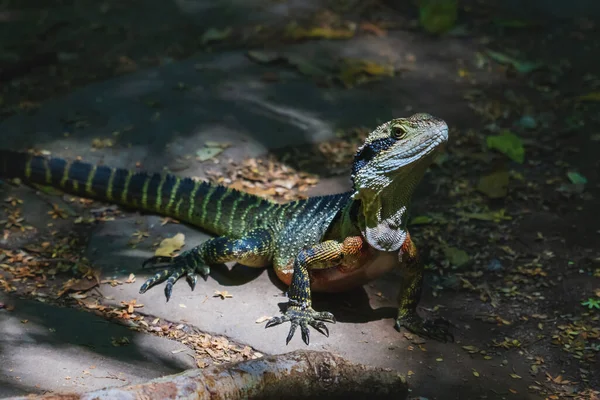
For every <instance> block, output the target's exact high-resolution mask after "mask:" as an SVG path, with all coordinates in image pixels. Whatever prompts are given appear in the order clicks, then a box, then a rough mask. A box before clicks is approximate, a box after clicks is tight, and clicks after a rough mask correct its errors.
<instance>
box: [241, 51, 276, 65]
mask: <svg viewBox="0 0 600 400" xmlns="http://www.w3.org/2000/svg"><path fill="white" fill-rule="evenodd" d="M246 56H247V57H248V58H249V59H250V60H252V61H254V62H257V63H260V64H269V63H273V62H276V61H281V60H283V57H282V56H281V55H280V54H279V53H276V52H274V51H258V50H250V51H248V52H247V53H246Z"/></svg>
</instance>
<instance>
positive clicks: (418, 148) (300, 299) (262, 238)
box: [0, 114, 452, 344]
mask: <svg viewBox="0 0 600 400" xmlns="http://www.w3.org/2000/svg"><path fill="white" fill-rule="evenodd" d="M447 139H448V127H447V125H446V123H445V122H444V121H443V120H440V119H438V118H435V117H433V116H431V115H429V114H415V115H413V116H411V117H409V118H399V119H394V120H391V121H389V122H387V123H385V124H383V125H381V126H379V127H378V128H377V129H375V130H374V131H373V132H371V134H369V136H368V137H367V139H366V141H365V144H364V145H363V146H361V147H360V148H359V149H358V152H357V154H356V156H355V159H354V162H353V165H352V180H353V190H352V191H351V192H347V193H341V194H335V195H329V196H320V197H312V198H308V199H306V200H299V201H293V202H289V203H286V204H277V203H273V202H271V201H268V200H266V199H262V198H260V197H257V196H254V195H250V194H247V193H243V192H240V191H237V190H233V189H228V188H226V187H223V186H218V185H212V184H209V183H206V182H198V181H194V180H192V179H189V178H179V177H176V176H173V175H170V174H148V173H145V172H132V171H128V170H124V169H118V168H109V167H106V166H95V165H90V164H87V163H83V162H79V161H72V162H71V161H65V160H62V159H59V158H46V157H42V156H35V155H31V154H27V153H18V152H14V151H10V150H0V176H2V177H6V178H20V179H22V180H23V181H25V182H26V183H30V184H38V185H46V186H52V187H55V188H59V189H62V190H63V191H65V192H67V193H71V194H75V195H79V196H82V197H87V198H92V199H98V200H102V201H107V202H110V203H116V204H121V205H124V206H128V207H130V208H135V209H139V210H143V211H148V212H152V213H157V214H161V215H166V216H170V217H173V218H176V219H179V220H181V221H184V222H187V223H189V224H191V225H194V226H196V227H199V228H201V229H203V230H204V231H207V232H209V233H212V234H214V235H216V237H214V238H212V239H210V240H208V241H206V242H204V243H202V244H200V245H198V246H196V247H194V248H192V249H190V250H187V251H184V252H183V253H181V254H180V255H178V256H176V257H174V258H164V257H153V258H151V259H149V260H147V261H146V262H144V265H146V264H157V263H162V262H166V263H167V264H168V265H167V266H166V267H165V268H164V269H163V270H161V271H160V272H158V273H156V274H155V275H154V276H152V277H150V278H149V279H148V280H147V281H146V282H144V284H143V285H142V286H141V288H140V293H144V292H146V291H147V290H148V289H149V288H150V287H152V286H154V285H156V284H158V283H160V282H163V281H165V280H166V285H165V295H166V298H167V301H168V300H169V298H170V297H171V294H172V289H173V285H174V284H175V282H176V281H177V280H178V279H179V278H180V277H182V276H185V277H186V279H187V280H188V282H189V284H190V286H191V287H192V289H193V288H194V287H195V285H196V282H197V274H198V273H200V274H201V275H204V276H206V275H208V274H209V273H210V265H213V264H218V263H224V262H230V261H236V262H238V263H240V264H243V265H247V266H251V267H262V266H267V265H273V267H274V268H275V271H276V272H277V275H278V276H279V277H280V278H281V279H282V280H283V281H284V282H286V283H288V284H290V289H289V293H288V297H289V303H288V308H287V310H286V312H285V313H284V314H283V315H282V316H281V317H275V318H273V319H271V320H270V321H268V323H267V325H266V327H270V326H274V325H278V324H281V323H283V322H288V321H289V322H290V323H291V328H290V331H289V334H288V337H287V342H289V341H290V340H291V338H292V336H293V335H294V332H295V330H296V328H297V327H298V326H300V328H301V333H302V339H303V340H304V342H305V343H306V344H308V343H309V329H308V326H312V327H313V328H315V329H316V330H317V331H319V332H321V333H323V334H325V335H328V329H327V326H326V325H325V322H331V323H333V322H335V319H334V317H333V315H332V314H331V313H329V312H326V311H325V312H318V311H315V310H314V309H313V308H312V303H311V289H312V290H319V291H338V290H343V289H346V288H349V287H352V286H357V285H362V284H364V283H366V282H367V280H368V279H372V278H373V277H376V276H377V275H380V274H381V271H383V272H385V271H386V270H389V269H392V268H403V269H404V270H405V273H404V277H403V280H402V283H401V288H400V295H399V308H398V318H397V320H396V327H397V328H398V329H399V328H400V327H402V326H404V327H406V328H408V329H409V330H411V331H413V332H415V333H417V334H419V335H421V336H425V337H431V338H434V339H437V340H442V341H446V340H448V339H451V338H452V336H451V335H450V334H449V333H448V324H447V323H445V322H444V321H439V320H438V321H434V322H430V321H425V320H423V319H422V318H421V317H420V316H419V315H418V314H417V312H416V308H417V304H418V302H419V297H420V292H421V286H422V280H423V267H422V265H421V264H420V263H419V262H418V257H417V252H416V248H415V247H414V244H413V243H412V241H411V239H410V235H409V234H408V231H407V229H406V225H407V212H408V207H409V204H410V199H411V197H412V193H413V191H414V188H415V187H416V185H417V184H418V183H419V181H420V180H421V178H422V176H423V175H424V173H425V171H426V169H427V168H428V167H429V165H430V164H431V161H432V159H433V157H434V155H435V153H436V152H437V151H438V149H439V148H440V147H441V145H442V144H444V143H445V142H446V141H447ZM374 271H378V272H374Z"/></svg>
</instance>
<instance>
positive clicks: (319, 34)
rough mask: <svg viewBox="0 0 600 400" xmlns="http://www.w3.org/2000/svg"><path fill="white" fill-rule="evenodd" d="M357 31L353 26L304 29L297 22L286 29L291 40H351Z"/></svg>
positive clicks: (286, 34) (286, 33)
mask: <svg viewBox="0 0 600 400" xmlns="http://www.w3.org/2000/svg"><path fill="white" fill-rule="evenodd" d="M355 31H356V29H355V28H354V27H352V26H348V27H341V28H331V27H318V26H317V27H312V28H304V27H301V26H300V25H298V23H296V22H291V23H290V24H288V25H287V26H286V28H285V36H287V37H288V38H290V39H295V40H300V39H350V38H352V37H353V36H354V33H355Z"/></svg>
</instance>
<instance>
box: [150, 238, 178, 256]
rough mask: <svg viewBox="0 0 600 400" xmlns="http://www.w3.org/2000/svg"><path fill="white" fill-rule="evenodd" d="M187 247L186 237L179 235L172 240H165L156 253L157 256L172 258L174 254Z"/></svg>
mask: <svg viewBox="0 0 600 400" xmlns="http://www.w3.org/2000/svg"><path fill="white" fill-rule="evenodd" d="M184 245H185V235H184V234H183V233H178V234H176V235H175V236H173V237H172V238H167V239H163V241H162V242H160V245H159V246H158V248H157V249H156V251H155V252H154V255H155V256H162V257H172V256H173V253H175V252H176V251H178V250H179V249H181V248H182V247H183V246H184Z"/></svg>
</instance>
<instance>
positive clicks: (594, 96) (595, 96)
mask: <svg viewBox="0 0 600 400" xmlns="http://www.w3.org/2000/svg"><path fill="white" fill-rule="evenodd" d="M577 101H600V92H590V93H586V94H582V95H581V96H579V97H577Z"/></svg>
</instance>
